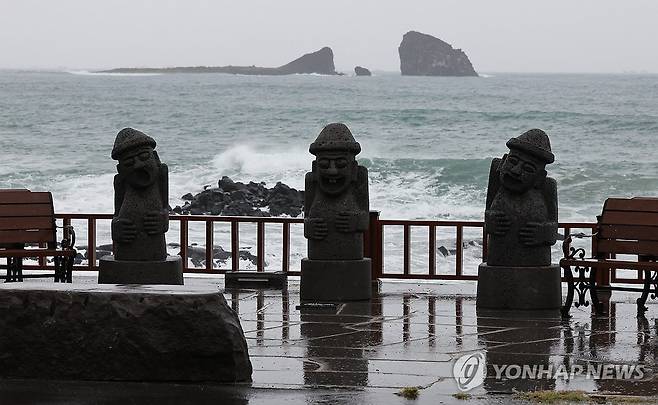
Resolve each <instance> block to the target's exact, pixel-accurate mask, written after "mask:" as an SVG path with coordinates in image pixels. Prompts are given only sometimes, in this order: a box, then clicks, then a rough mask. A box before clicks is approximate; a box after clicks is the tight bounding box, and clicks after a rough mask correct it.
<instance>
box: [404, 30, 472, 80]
mask: <svg viewBox="0 0 658 405" xmlns="http://www.w3.org/2000/svg"><path fill="white" fill-rule="evenodd" d="M398 52H399V53H400V71H401V72H402V75H403V76H477V75H478V74H477V73H476V72H475V69H473V65H472V64H471V61H470V60H469V59H468V56H466V54H465V53H464V51H462V50H461V49H454V48H453V47H452V46H451V45H450V44H448V43H447V42H444V41H442V40H440V39H439V38H435V37H433V36H431V35H427V34H422V33H420V32H416V31H409V32H407V33H406V34H404V36H403V37H402V43H400V47H399V48H398Z"/></svg>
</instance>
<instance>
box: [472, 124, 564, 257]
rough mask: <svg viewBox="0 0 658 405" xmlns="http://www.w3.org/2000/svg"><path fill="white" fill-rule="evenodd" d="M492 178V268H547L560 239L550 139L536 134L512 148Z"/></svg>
mask: <svg viewBox="0 0 658 405" xmlns="http://www.w3.org/2000/svg"><path fill="white" fill-rule="evenodd" d="M507 146H508V147H509V148H510V152H509V153H508V154H507V155H505V156H503V158H502V159H494V160H493V162H492V163H491V171H490V172H489V187H488V189H487V203H486V211H485V226H486V230H487V234H488V235H489V255H488V257H487V263H488V264H489V265H490V266H548V265H550V264H551V246H552V245H554V244H555V241H556V236H557V186H556V182H555V180H554V179H552V178H550V177H547V173H546V165H547V164H549V163H553V161H554V160H555V157H554V155H553V153H552V152H551V145H550V142H549V139H548V136H547V135H546V133H544V131H542V130H540V129H532V130H530V131H527V132H525V133H524V134H522V135H521V136H519V137H518V138H512V139H510V140H509V141H508V142H507Z"/></svg>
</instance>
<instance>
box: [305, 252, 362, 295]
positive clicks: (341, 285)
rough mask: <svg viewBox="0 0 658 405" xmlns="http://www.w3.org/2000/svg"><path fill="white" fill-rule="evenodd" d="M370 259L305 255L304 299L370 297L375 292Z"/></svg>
mask: <svg viewBox="0 0 658 405" xmlns="http://www.w3.org/2000/svg"><path fill="white" fill-rule="evenodd" d="M370 268H371V262H370V259H361V260H309V259H308V258H304V259H302V279H301V289H300V298H301V300H302V301H314V302H336V301H360V300H368V299H370V297H371V296H372V284H371V280H370V278H371V273H370V271H371V270H370Z"/></svg>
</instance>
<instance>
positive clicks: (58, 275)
mask: <svg viewBox="0 0 658 405" xmlns="http://www.w3.org/2000/svg"><path fill="white" fill-rule="evenodd" d="M53 262H54V263H55V282H56V283H58V282H60V281H62V259H61V258H60V257H59V256H55V257H53Z"/></svg>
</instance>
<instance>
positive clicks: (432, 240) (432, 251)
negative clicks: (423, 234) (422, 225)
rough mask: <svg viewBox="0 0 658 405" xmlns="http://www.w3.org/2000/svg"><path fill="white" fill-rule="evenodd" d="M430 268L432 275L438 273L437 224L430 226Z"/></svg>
mask: <svg viewBox="0 0 658 405" xmlns="http://www.w3.org/2000/svg"><path fill="white" fill-rule="evenodd" d="M427 236H428V238H429V247H428V249H429V250H428V253H429V255H428V256H429V269H430V276H434V275H436V225H430V226H429V235H427Z"/></svg>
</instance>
